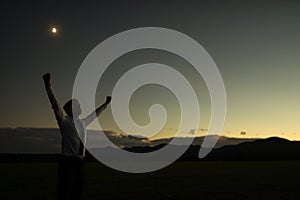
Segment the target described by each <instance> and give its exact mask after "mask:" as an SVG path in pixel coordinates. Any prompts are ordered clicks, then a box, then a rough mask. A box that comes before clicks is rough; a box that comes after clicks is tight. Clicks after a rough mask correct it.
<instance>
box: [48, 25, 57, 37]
mask: <svg viewBox="0 0 300 200" xmlns="http://www.w3.org/2000/svg"><path fill="white" fill-rule="evenodd" d="M58 32H59V30H58V28H57V27H56V26H52V27H50V33H51V35H53V36H56V35H58Z"/></svg>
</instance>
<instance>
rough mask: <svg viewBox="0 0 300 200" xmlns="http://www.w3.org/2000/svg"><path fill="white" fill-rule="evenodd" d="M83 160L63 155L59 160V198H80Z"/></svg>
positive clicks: (76, 199) (72, 199) (65, 199)
mask: <svg viewBox="0 0 300 200" xmlns="http://www.w3.org/2000/svg"><path fill="white" fill-rule="evenodd" d="M83 179H84V177H83V160H82V159H81V158H76V157H71V156H61V158H60V160H59V162H58V188H57V199H58V200H79V199H80V198H81V193H82V186H83Z"/></svg>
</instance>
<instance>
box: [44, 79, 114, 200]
mask: <svg viewBox="0 0 300 200" xmlns="http://www.w3.org/2000/svg"><path fill="white" fill-rule="evenodd" d="M43 80H44V84H45V88H46V91H47V94H48V97H49V100H50V103H51V105H52V109H53V111H54V114H55V118H56V121H57V123H58V126H59V129H60V133H61V136H62V151H61V158H60V160H59V163H58V191H57V199H59V200H76V199H80V197H81V191H82V184H83V158H84V156H85V148H84V143H85V138H86V129H85V128H86V126H87V125H89V124H90V123H91V122H92V121H93V120H94V119H95V118H97V117H98V116H99V115H100V113H101V112H102V111H103V110H104V109H105V108H106V107H107V105H108V104H109V103H110V101H111V97H110V96H107V97H106V101H105V103H104V104H103V105H101V106H100V107H99V108H97V109H96V110H95V112H93V113H91V114H90V115H88V116H87V117H86V118H82V119H80V118H79V116H80V115H81V107H80V104H79V102H78V100H76V99H71V100H69V101H68V102H67V103H66V104H65V105H64V107H63V109H62V108H61V106H60V104H59V102H58V100H57V98H56V96H55V93H54V91H53V89H52V87H51V81H50V80H51V75H50V74H49V73H47V74H45V75H43ZM72 105H73V109H72ZM63 110H64V111H65V112H66V114H67V115H65V114H64V112H63ZM74 121H76V124H77V129H78V130H77V129H76V127H75V123H74ZM79 135H80V136H81V138H83V140H84V142H82V141H81V140H80V137H79Z"/></svg>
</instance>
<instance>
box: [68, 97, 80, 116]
mask: <svg viewBox="0 0 300 200" xmlns="http://www.w3.org/2000/svg"><path fill="white" fill-rule="evenodd" d="M72 106H73V108H74V110H73V108H72ZM64 111H65V112H66V114H67V115H68V116H69V117H73V118H77V117H79V115H81V112H82V111H81V107H80V104H79V101H78V100H77V99H71V100H69V101H67V103H65V105H64Z"/></svg>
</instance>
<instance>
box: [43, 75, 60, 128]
mask: <svg viewBox="0 0 300 200" xmlns="http://www.w3.org/2000/svg"><path fill="white" fill-rule="evenodd" d="M50 79H51V75H50V73H47V74H44V75H43V80H44V85H45V89H46V91H47V95H48V98H49V100H50V103H51V105H52V109H53V111H54V114H55V118H56V120H57V122H58V124H59V125H60V124H61V123H62V122H63V120H64V118H65V115H64V112H63V109H62V108H61V106H60V104H59V102H58V100H57V98H56V95H55V93H54V91H53V89H52V87H51V81H50Z"/></svg>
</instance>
